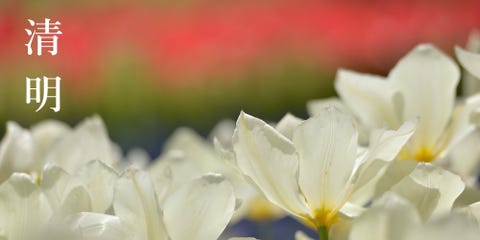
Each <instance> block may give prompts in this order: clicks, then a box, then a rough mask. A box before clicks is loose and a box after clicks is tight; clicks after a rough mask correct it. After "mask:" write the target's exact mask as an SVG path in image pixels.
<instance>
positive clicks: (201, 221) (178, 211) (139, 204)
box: [70, 170, 236, 240]
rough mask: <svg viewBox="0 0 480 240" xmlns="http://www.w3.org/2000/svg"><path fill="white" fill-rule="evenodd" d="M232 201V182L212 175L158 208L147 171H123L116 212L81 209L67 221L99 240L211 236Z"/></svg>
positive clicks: (205, 239)
mask: <svg viewBox="0 0 480 240" xmlns="http://www.w3.org/2000/svg"><path fill="white" fill-rule="evenodd" d="M235 205H236V199H235V195H234V191H233V188H232V186H231V185H230V183H228V182H227V181H226V180H225V178H224V177H222V176H221V175H218V174H210V175H205V176H202V177H200V178H197V179H195V180H193V181H190V182H188V183H187V184H184V185H182V186H181V187H179V188H178V189H177V190H176V191H175V192H173V193H172V194H171V195H170V196H168V198H167V199H166V201H165V204H164V205H163V207H162V208H160V206H159V204H158V201H157V196H156V194H155V190H154V187H153V183H152V181H151V179H150V176H149V174H148V173H146V172H142V171H136V170H127V171H126V172H125V173H124V174H123V175H122V177H121V178H120V179H119V180H118V181H117V183H116V184H115V199H114V213H115V216H113V215H106V214H103V215H101V214H92V213H82V214H79V215H77V216H76V218H74V219H73V220H71V223H70V224H71V226H77V227H76V228H75V227H73V229H74V231H76V232H77V233H79V234H81V235H83V236H90V235H93V236H95V237H97V238H98V239H112V240H113V239H116V240H165V239H171V240H184V239H189V240H196V239H198V240H214V239H217V238H218V237H219V236H220V234H221V233H222V231H223V230H224V228H225V227H226V226H227V224H228V222H229V221H230V218H231V217H232V215H233V212H234V211H235ZM92 229H102V231H92ZM119 236H121V237H119Z"/></svg>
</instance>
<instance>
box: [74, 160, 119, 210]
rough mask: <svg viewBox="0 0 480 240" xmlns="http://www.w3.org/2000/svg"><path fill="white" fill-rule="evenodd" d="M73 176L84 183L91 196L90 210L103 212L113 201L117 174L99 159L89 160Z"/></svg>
mask: <svg viewBox="0 0 480 240" xmlns="http://www.w3.org/2000/svg"><path fill="white" fill-rule="evenodd" d="M75 177H76V178H77V179H78V181H80V182H81V183H83V184H84V185H85V187H86V188H87V190H88V193H89V194H90V196H91V197H92V200H93V201H92V210H91V211H92V212H98V213H104V212H106V211H107V209H109V208H110V206H111V205H112V202H113V192H114V190H113V187H112V186H114V184H115V181H116V180H117V178H118V174H117V173H116V172H115V170H113V169H112V168H110V167H108V166H107V165H105V164H104V163H103V162H100V161H91V162H89V163H87V164H86V165H85V166H83V167H82V168H80V170H78V172H77V173H76V174H75Z"/></svg>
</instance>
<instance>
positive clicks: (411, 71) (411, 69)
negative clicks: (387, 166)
mask: <svg viewBox="0 0 480 240" xmlns="http://www.w3.org/2000/svg"><path fill="white" fill-rule="evenodd" d="M459 78H460V70H459V68H458V66H457V65H456V63H455V62H454V61H453V60H452V59H451V58H450V57H448V56H447V55H445V54H444V53H442V52H441V51H439V50H438V49H436V48H435V47H434V46H432V45H428V44H421V45H419V46H417V47H416V48H414V49H413V50H412V51H411V52H409V53H408V54H407V55H406V56H405V57H403V58H402V59H401V60H400V61H399V62H398V63H397V65H396V66H395V67H394V68H393V69H392V70H391V71H390V73H389V75H388V77H386V78H385V77H381V76H375V75H370V74H362V73H357V72H353V71H349V70H339V71H338V73H337V78H336V80H335V88H336V90H337V92H338V94H339V95H340V98H341V100H342V101H343V103H344V104H345V105H346V107H348V108H349V109H350V110H351V111H352V112H353V114H354V115H355V117H356V118H357V120H358V124H359V125H361V126H362V128H365V129H367V132H368V130H371V129H374V128H379V127H384V126H388V127H390V128H397V127H398V126H400V124H402V123H403V122H404V121H406V120H408V119H412V118H415V117H419V125H418V128H417V130H416V132H415V134H414V135H413V136H412V138H411V140H410V141H409V143H408V144H407V145H406V146H405V148H404V149H403V151H402V152H401V154H400V155H399V157H398V158H399V159H408V160H416V161H419V162H432V161H435V160H437V159H440V158H442V157H444V156H445V155H446V154H447V153H448V150H449V149H450V148H451V147H452V146H453V145H454V144H455V143H457V142H458V141H459V140H460V139H462V138H463V137H464V136H466V135H467V134H468V133H470V132H471V131H472V130H473V129H474V125H473V124H471V122H470V120H471V119H470V117H471V113H472V112H473V111H475V110H476V109H477V108H478V107H480V95H476V96H472V97H471V98H469V99H467V100H466V101H465V102H464V103H461V104H457V106H455V95H456V88H457V85H458V81H459ZM322 105H324V103H323V102H322V101H321V100H320V101H314V102H310V103H309V109H310V112H311V113H312V114H315V112H316V111H317V110H316V109H319V108H321V106H322Z"/></svg>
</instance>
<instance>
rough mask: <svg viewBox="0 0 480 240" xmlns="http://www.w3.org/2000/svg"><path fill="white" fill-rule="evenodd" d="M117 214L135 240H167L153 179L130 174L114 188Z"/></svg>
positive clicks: (141, 174) (129, 172)
mask: <svg viewBox="0 0 480 240" xmlns="http://www.w3.org/2000/svg"><path fill="white" fill-rule="evenodd" d="M114 210H115V214H116V215H117V216H118V217H119V218H120V219H121V220H122V221H123V222H125V224H126V225H127V228H128V229H129V231H132V232H133V233H134V234H135V239H138V240H140V239H155V240H156V239H168V235H167V233H166V230H165V226H164V223H163V220H162V215H163V214H162V212H161V210H160V208H159V207H158V203H157V198H156V196H155V191H154V190H153V184H152V181H151V179H150V176H149V175H148V174H147V173H146V172H142V171H136V170H131V169H129V170H127V171H126V172H124V173H123V175H122V176H121V177H120V178H119V179H118V180H117V183H116V184H115V200H114Z"/></svg>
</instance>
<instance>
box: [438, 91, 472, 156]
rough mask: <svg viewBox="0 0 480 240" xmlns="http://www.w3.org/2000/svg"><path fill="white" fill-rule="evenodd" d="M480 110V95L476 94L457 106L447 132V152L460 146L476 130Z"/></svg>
mask: <svg viewBox="0 0 480 240" xmlns="http://www.w3.org/2000/svg"><path fill="white" fill-rule="evenodd" d="M479 109H480V94H475V95H472V96H470V97H468V98H467V99H466V100H465V102H463V103H461V104H457V106H456V107H455V110H454V112H453V115H452V120H451V123H450V126H449V127H448V131H447V132H446V134H445V135H446V137H445V138H446V139H445V141H448V145H447V144H446V145H447V146H446V148H447V149H446V150H445V152H449V151H450V150H451V148H452V147H453V146H454V145H456V144H458V143H459V142H460V141H462V139H464V138H465V137H466V136H467V135H469V134H470V133H472V132H473V131H474V130H475V124H477V125H478V123H476V122H475V114H476V113H475V112H476V111H478V110H479Z"/></svg>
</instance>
